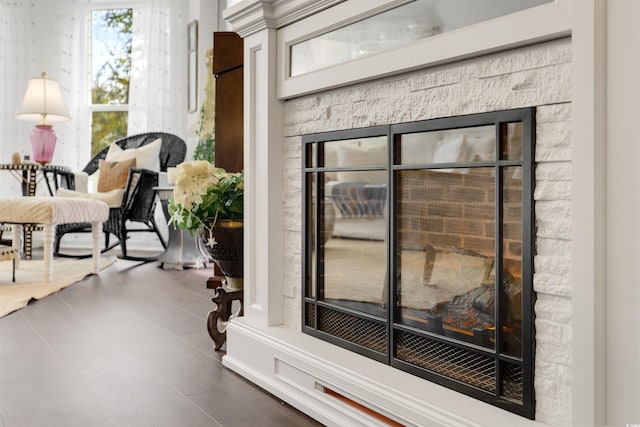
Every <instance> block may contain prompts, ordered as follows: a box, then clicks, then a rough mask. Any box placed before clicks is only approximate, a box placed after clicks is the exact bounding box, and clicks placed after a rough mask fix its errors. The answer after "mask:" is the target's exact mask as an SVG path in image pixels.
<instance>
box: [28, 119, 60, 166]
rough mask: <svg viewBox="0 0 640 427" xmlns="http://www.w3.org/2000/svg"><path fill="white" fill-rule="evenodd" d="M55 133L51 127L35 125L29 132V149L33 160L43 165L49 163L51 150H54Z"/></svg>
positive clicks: (51, 154) (51, 155)
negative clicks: (31, 151)
mask: <svg viewBox="0 0 640 427" xmlns="http://www.w3.org/2000/svg"><path fill="white" fill-rule="evenodd" d="M56 139H57V136H56V133H55V132H54V131H53V129H52V128H51V125H36V127H35V128H34V129H33V130H32V131H31V148H32V150H33V160H34V161H36V162H38V163H40V164H42V165H44V164H47V163H50V162H51V159H52V158H53V150H54V149H55V148H56Z"/></svg>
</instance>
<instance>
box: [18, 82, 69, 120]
mask: <svg viewBox="0 0 640 427" xmlns="http://www.w3.org/2000/svg"><path fill="white" fill-rule="evenodd" d="M16 118H17V119H20V120H28V121H32V122H40V121H41V122H43V123H59V122H66V121H67V120H71V117H69V112H68V111H67V107H66V105H65V104H64V100H63V99H62V93H61V92H60V85H59V84H58V82H57V81H56V80H51V79H48V78H47V77H46V74H45V73H42V77H38V78H35V79H31V80H29V84H28V85H27V91H26V93H25V94H24V99H23V100H22V105H21V106H20V109H19V110H18V112H17V113H16Z"/></svg>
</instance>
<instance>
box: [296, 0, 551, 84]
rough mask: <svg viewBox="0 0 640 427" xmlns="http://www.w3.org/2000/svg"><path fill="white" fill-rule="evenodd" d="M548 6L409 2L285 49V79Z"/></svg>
mask: <svg viewBox="0 0 640 427" xmlns="http://www.w3.org/2000/svg"><path fill="white" fill-rule="evenodd" d="M552 2H553V0H509V1H504V0H484V1H478V0H456V1H451V0H414V1H408V2H404V4H402V5H401V6H397V2H396V4H395V5H393V6H397V7H393V8H392V9H390V10H386V11H384V12H382V13H378V14H376V15H373V16H370V17H367V18H366V19H362V20H359V21H357V22H354V23H351V24H349V25H346V26H343V27H340V28H337V29H333V30H331V31H328V32H326V33H324V34H321V35H316V36H315V37H313V38H311V39H309V40H305V41H300V42H297V43H294V44H292V45H291V48H290V49H291V61H290V62H291V69H290V72H289V76H298V75H300V74H304V73H308V72H311V71H316V70H319V69H321V68H326V67H329V66H332V65H335V64H340V63H344V62H347V61H351V60H353V59H357V58H361V57H363V56H367V55H371V54H374V53H376V52H380V51H383V50H387V49H392V48H396V47H399V46H403V45H406V44H409V43H411V42H412V41H416V40H422V39H424V38H427V37H432V36H436V35H438V34H442V33H445V32H448V31H453V30H456V29H458V28H462V27H466V26H470V25H473V24H477V23H478V22H482V21H488V20H490V19H492V18H496V17H500V16H504V15H508V14H510V13H514V12H518V11H521V10H525V9H530V8H532V7H535V6H540V5H542V4H545V3H552Z"/></svg>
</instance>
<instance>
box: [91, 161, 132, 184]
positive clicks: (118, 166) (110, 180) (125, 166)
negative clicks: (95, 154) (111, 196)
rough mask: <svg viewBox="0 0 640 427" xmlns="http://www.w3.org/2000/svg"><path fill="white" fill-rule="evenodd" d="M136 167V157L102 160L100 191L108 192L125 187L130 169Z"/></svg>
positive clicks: (99, 181)
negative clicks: (120, 159)
mask: <svg viewBox="0 0 640 427" xmlns="http://www.w3.org/2000/svg"><path fill="white" fill-rule="evenodd" d="M135 167H136V158H135V157H134V158H131V159H127V160H122V161H113V162H111V161H106V160H100V166H99V167H98V170H99V171H100V176H99V178H98V192H99V193H106V192H108V191H111V190H116V189H119V188H124V187H125V186H126V185H127V177H128V176H129V169H130V168H135Z"/></svg>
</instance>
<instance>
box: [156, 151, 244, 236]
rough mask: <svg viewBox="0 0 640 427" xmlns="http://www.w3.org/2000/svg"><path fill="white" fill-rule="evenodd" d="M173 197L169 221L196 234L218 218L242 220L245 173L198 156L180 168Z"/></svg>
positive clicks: (177, 171)
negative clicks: (234, 172)
mask: <svg viewBox="0 0 640 427" xmlns="http://www.w3.org/2000/svg"><path fill="white" fill-rule="evenodd" d="M175 179H176V182H175V186H174V192H173V197H172V199H171V200H170V202H169V207H168V208H169V213H170V214H171V218H170V219H169V224H171V225H173V226H175V227H178V228H182V229H187V230H189V231H190V232H191V233H192V234H194V233H195V232H196V231H197V230H198V229H199V228H202V227H204V228H207V229H209V231H211V230H210V229H211V228H212V225H208V224H210V223H213V224H215V222H216V221H217V220H218V219H231V220H242V219H243V215H244V173H243V172H240V173H237V174H232V173H227V172H226V171H225V170H224V169H222V168H216V167H215V166H213V165H212V164H211V163H209V162H206V161H202V160H194V161H191V162H184V163H181V164H180V165H178V167H177V168H176V178H175Z"/></svg>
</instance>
